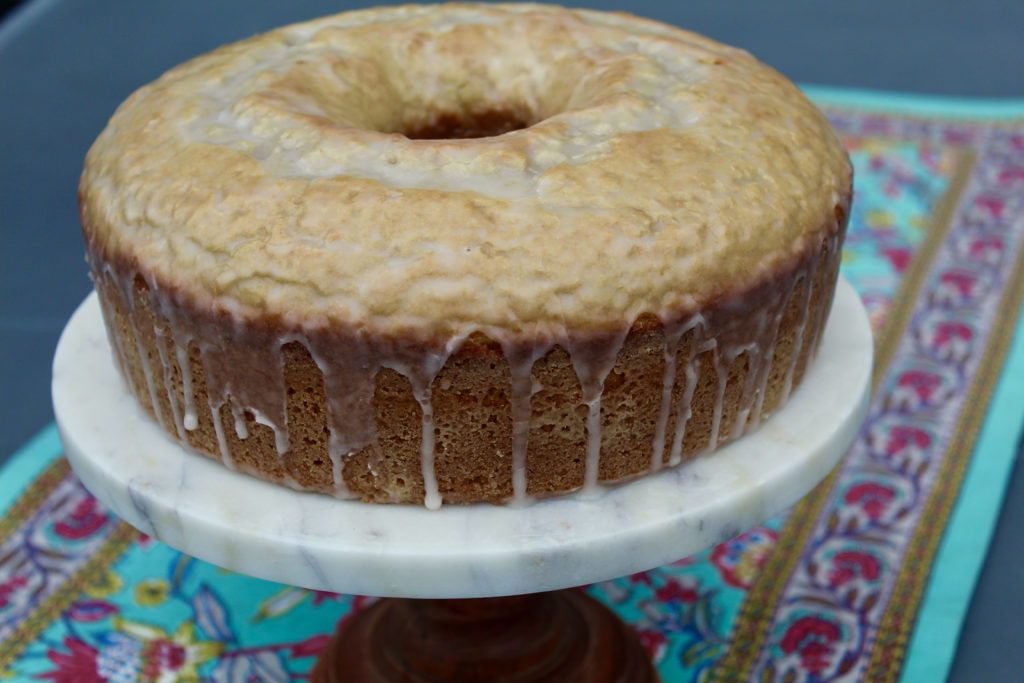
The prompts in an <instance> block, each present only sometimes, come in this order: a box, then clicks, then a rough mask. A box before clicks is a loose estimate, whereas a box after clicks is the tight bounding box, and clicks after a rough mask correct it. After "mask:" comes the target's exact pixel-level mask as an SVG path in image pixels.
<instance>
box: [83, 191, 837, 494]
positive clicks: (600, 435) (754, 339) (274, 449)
mask: <svg viewBox="0 0 1024 683" xmlns="http://www.w3.org/2000/svg"><path fill="white" fill-rule="evenodd" d="M846 207H847V205H846V204H844V205H842V206H841V207H840V208H839V210H838V214H837V216H836V220H835V221H834V222H833V223H832V224H831V225H830V226H827V227H826V228H825V229H823V231H822V235H821V238H820V242H819V243H818V244H816V245H813V248H812V249H809V250H808V253H806V254H804V255H802V256H801V257H800V258H797V259H794V260H793V261H792V262H791V263H790V264H787V267H786V268H784V269H782V270H780V272H778V273H776V274H775V275H774V277H772V278H770V279H766V280H765V281H764V282H762V283H759V285H758V286H757V287H756V288H754V289H753V290H751V291H746V292H738V293H730V294H728V295H723V296H722V297H721V298H720V299H718V300H716V301H715V302H714V303H713V304H712V305H710V306H707V307H705V308H704V309H702V310H700V311H688V312H684V313H679V314H676V315H671V316H667V317H665V318H661V317H658V316H655V315H650V314H646V315H642V316H639V317H638V318H637V319H636V320H635V321H633V322H632V323H631V324H629V325H627V326H624V327H621V328H619V329H615V330H603V331H599V332H596V333H593V332H592V333H590V334H584V335H582V336H580V335H576V334H569V333H567V334H566V336H564V337H561V338H558V337H550V336H548V337H543V338H538V337H535V338H525V337H522V336H518V337H510V336H501V334H500V333H499V332H497V331H491V335H490V336H488V335H486V334H483V333H481V332H477V333H475V334H472V335H470V336H468V337H466V338H464V339H462V340H459V341H458V343H456V344H451V343H449V344H448V346H447V348H444V347H439V346H430V345H424V344H422V343H419V342H417V341H413V340H408V339H406V340H401V339H396V338H380V337H378V338H373V337H372V336H370V337H368V336H366V331H365V330H343V329H337V328H335V329H332V330H329V331H328V330H302V329H297V328H292V329H288V328H285V327H282V326H281V325H280V324H279V323H277V324H274V323H268V324H266V325H265V326H263V327H259V326H251V325H246V326H239V325H238V324H237V320H235V319H234V318H232V317H231V316H225V315H223V314H216V313H214V314H211V313H210V312H209V311H197V310H189V309H188V308H187V307H185V306H183V305H182V301H181V300H180V298H179V297H178V296H177V295H176V293H175V292H172V291H167V290H160V289H157V288H156V287H153V286H151V285H149V284H148V283H147V282H146V280H145V278H144V277H143V276H142V275H141V274H140V273H138V272H137V271H134V270H133V269H131V268H125V269H124V270H122V269H121V268H120V267H119V264H115V263H110V262H105V263H103V264H99V263H95V269H94V272H93V277H94V280H95V281H96V283H97V291H98V292H99V295H100V300H101V302H102V306H103V310H104V315H105V319H106V320H107V322H108V328H109V331H110V335H111V338H112V339H113V340H114V342H115V343H114V344H113V346H114V350H115V357H116V358H117V362H119V363H120V364H121V366H122V369H123V373H124V375H125V377H126V378H127V382H128V385H129V388H130V389H131V390H132V391H133V393H134V394H135V395H136V397H137V398H138V400H139V402H140V403H141V404H142V406H143V407H144V408H145V409H146V410H147V411H149V412H150V413H151V414H152V415H153V416H154V418H155V419H157V421H158V422H160V423H161V424H162V425H163V426H164V428H165V429H166V430H167V431H168V432H169V433H170V434H171V435H173V436H176V437H177V438H178V439H179V440H180V441H181V442H182V443H183V444H185V445H187V446H189V447H190V448H192V449H194V450H196V451H198V452H200V453H202V454H204V455H206V456H208V457H212V458H215V459H217V460H220V461H221V462H223V463H224V464H225V465H227V466H229V467H233V468H236V469H239V470H241V471H244V472H248V473H250V474H255V475H257V476H260V477H263V478H266V479H269V480H271V481H275V482H278V483H282V484H285V485H288V486H292V487H294V488H298V489H304V490H313V491H320V492H324V493H329V494H331V495H335V496H338V497H341V498H359V499H363V500H367V501H375V502H402V503H424V502H425V503H427V504H428V505H429V506H436V505H437V504H439V503H440V502H441V501H443V502H446V503H465V502H477V501H489V502H495V503H508V502H512V503H520V504H521V503H523V502H525V501H527V500H529V499H532V498H539V497H546V496H550V495H556V494H562V493H568V492H572V491H577V490H580V489H585V488H592V487H594V486H596V485H598V484H607V483H614V482H620V481H625V480H628V479H631V478H634V477H637V476H641V475H643V474H647V473H650V472H654V471H657V470H658V469H660V468H662V467H665V466H672V465H676V464H678V463H680V462H683V461H685V460H688V459H690V458H693V457H696V456H697V455H698V454H700V453H704V452H708V451H711V450H713V449H714V448H715V447H717V446H718V445H720V444H722V443H726V442H728V441H730V440H732V439H735V438H738V437H739V436H741V435H742V434H743V433H745V432H746V431H747V430H748V429H751V428H755V427H756V426H757V425H758V423H759V421H760V420H761V419H762V418H764V417H767V416H768V415H769V414H770V413H771V412H773V411H774V410H775V409H776V408H777V407H779V406H780V405H782V404H783V403H784V402H785V400H786V398H787V397H788V394H789V393H790V392H791V391H792V390H793V389H795V388H796V387H797V386H798V385H799V383H800V380H801V378H802V376H803V373H804V370H805V368H806V366H807V364H808V362H809V361H810V359H811V357H812V356H813V351H814V348H815V346H816V343H817V339H818V337H819V335H820V331H821V328H822V327H823V325H824V322H825V319H826V317H827V313H828V310H829V306H830V304H831V294H832V292H833V290H834V284H835V280H836V277H837V274H838V264H839V249H840V246H841V243H842V236H843V231H844V230H845V222H846V221H845V211H846ZM240 369H244V371H240Z"/></svg>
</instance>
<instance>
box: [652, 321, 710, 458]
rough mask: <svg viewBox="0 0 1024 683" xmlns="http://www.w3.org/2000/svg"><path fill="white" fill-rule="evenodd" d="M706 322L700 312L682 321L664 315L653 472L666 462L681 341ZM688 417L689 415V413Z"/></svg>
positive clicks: (653, 447) (653, 449) (653, 445)
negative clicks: (663, 344)
mask: <svg viewBox="0 0 1024 683" xmlns="http://www.w3.org/2000/svg"><path fill="white" fill-rule="evenodd" d="M704 324H705V321H704V316H702V315H700V314H699V313H698V314H695V315H693V316H691V317H690V318H688V319H687V320H686V321H684V322H682V323H672V322H670V321H666V320H665V317H664V316H663V317H662V326H663V327H664V329H665V371H664V373H663V374H662V378H661V407H660V408H659V410H658V422H657V425H656V427H655V429H654V442H653V444H652V448H651V470H650V471H651V472H656V471H658V470H660V469H661V468H662V466H663V465H664V464H665V463H664V459H665V432H666V430H667V429H668V418H669V415H670V414H671V412H672V390H673V389H674V388H675V383H676V368H677V365H678V355H679V342H680V341H682V339H683V335H685V334H686V333H687V332H689V331H690V330H692V329H693V328H695V327H697V326H698V325H704ZM687 367H689V364H687ZM691 394H692V391H691ZM687 409H689V406H687ZM687 417H689V416H688V415H687Z"/></svg>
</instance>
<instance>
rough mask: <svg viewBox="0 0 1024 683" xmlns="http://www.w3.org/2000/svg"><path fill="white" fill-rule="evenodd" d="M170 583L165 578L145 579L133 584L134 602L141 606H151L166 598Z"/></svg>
mask: <svg viewBox="0 0 1024 683" xmlns="http://www.w3.org/2000/svg"><path fill="white" fill-rule="evenodd" d="M170 590H171V584H170V582H168V581H167V579H146V580H145V581H141V582H140V583H138V584H137V585H136V586H135V602H137V603H138V604H140V605H142V606H143V607H153V606H154V605H159V604H161V603H163V602H165V601H166V600H167V595H168V593H169V592H170Z"/></svg>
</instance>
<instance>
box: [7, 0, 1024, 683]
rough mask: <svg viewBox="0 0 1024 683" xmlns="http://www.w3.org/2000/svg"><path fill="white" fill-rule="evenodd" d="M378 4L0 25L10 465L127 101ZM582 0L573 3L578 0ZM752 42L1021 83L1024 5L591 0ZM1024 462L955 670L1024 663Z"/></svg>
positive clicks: (842, 75)
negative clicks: (83, 201) (210, 63)
mask: <svg viewBox="0 0 1024 683" xmlns="http://www.w3.org/2000/svg"><path fill="white" fill-rule="evenodd" d="M368 4H372V3H363V4H354V3H348V2H326V1H320V0H305V1H302V2H289V3H284V2H273V1H272V0H260V1H257V0H220V1H218V2H208V1H204V0H177V1H176V2H173V3H171V2H166V3H149V2H145V3H143V2H132V1H131V0H95V1H93V2H80V1H74V0H30V1H29V2H26V3H25V4H24V5H22V6H21V7H19V8H18V9H17V10H15V11H14V12H12V13H11V14H10V15H9V16H8V17H6V18H5V19H4V20H3V22H2V23H0V235H2V237H3V248H2V249H0V259H2V262H0V282H2V289H0V293H2V297H0V344H2V353H0V367H2V374H0V388H2V389H3V391H2V392H0V416H2V417H0V420H2V421H0V426H2V429H0V462H2V460H3V459H4V458H6V457H7V456H8V455H10V454H11V453H12V452H14V451H15V450H16V449H17V448H18V447H19V446H20V445H21V444H23V443H24V442H25V441H26V440H27V439H29V438H30V437H31V436H32V435H33V434H35V433H36V432H37V431H38V430H39V429H41V428H42V427H43V426H45V425H46V424H47V423H48V422H50V421H51V420H52V410H51V407H50V399H49V375H50V362H51V359H52V357H53V350H54V346H55V344H56V340H57V336H58V334H59V332H60V330H61V328H62V327H63V325H64V322H65V321H66V320H67V318H68V316H69V315H70V314H71V312H72V310H73V309H74V307H75V306H76V305H77V304H78V303H79V302H80V301H81V300H82V298H83V297H84V296H85V295H86V294H87V293H88V291H89V290H90V283H89V280H88V278H87V277H86V267H85V263H84V261H83V250H82V244H81V239H80V235H79V229H78V215H77V206H76V199H75V188H76V184H77V178H78V174H79V172H80V170H81V162H82V158H83V156H84V154H85V151H86V149H87V148H88V146H89V144H90V143H91V141H92V140H93V138H94V137H95V136H96V134H97V133H98V132H99V131H100V130H101V128H102V127H103V125H104V124H105V122H106V120H107V118H108V117H109V115H110V114H111V113H112V112H113V110H114V108H115V107H116V106H117V104H118V103H119V102H121V100H123V99H124V98H125V97H126V96H127V95H128V94H129V93H131V92H132V91H133V90H134V89H135V88H137V87H139V86H140V85H142V84H144V83H146V82H148V81H150V80H152V79H153V78H155V77H156V76H158V75H159V74H160V73H162V72H163V71H164V70H166V69H168V68H170V67H171V66H173V65H175V64H177V63H179V62H181V61H183V60H185V59H187V58H189V57H192V56H194V55H196V54H199V53H201V52H204V51H206V50H209V49H212V48H214V47H216V46H217V45H220V44H222V43H225V42H229V41H232V40H236V39H240V38H243V37H246V36H249V35H252V34H253V33H257V32H260V31H264V30H267V29H269V28H272V27H274V26H276V25H279V24H283V23H288V22H292V21H298V20H301V19H306V18H311V17H315V16H319V15H322V14H328V13H332V12H336V11H342V10H344V9H351V8H355V7H359V6H366V5H368ZM566 4H577V3H566ZM582 4H586V5H587V6H590V7H593V8H596V9H622V10H627V11H631V12H633V13H636V14H640V15H644V16H648V17H651V18H654V19H660V20H662V21H667V22H670V23H673V24H676V25H678V26H683V27H686V28H690V29H693V30H696V31H699V32H701V33H705V34H707V35H709V36H711V37H713V38H716V39H718V40H722V41H724V42H727V43H731V44H734V45H738V46H740V47H744V48H746V49H747V50H749V51H750V52H752V53H754V54H755V55H756V56H757V57H759V58H760V59H762V60H763V61H765V62H767V63H768V64H771V65H772V66H774V67H776V68H777V69H779V70H780V71H782V72H783V73H785V74H786V75H788V76H789V77H790V78H792V79H793V80H795V81H797V82H801V83H815V84H826V85H838V86H853V87H861V88H872V89H882V90H898V91H904V92H920V93H931V94H944V95H954V96H978V97H1017V98H1019V97H1021V96H1024V68H1022V67H1024V3H1021V2H1010V1H1006V2H998V1H996V0H983V1H975V2H970V3H967V2H962V3H956V2H952V1H951V0H943V1H936V0H932V1H930V2H924V1H921V0H907V1H904V2H889V1H885V2H882V1H879V0H864V1H862V2H846V3H835V2H817V3H812V2H800V1H799V0H776V1H775V2H755V1H754V0H751V1H749V2H740V1H738V0H717V1H714V0H691V1H689V2H671V3H668V2H665V3H659V2H656V1H653V0H637V1H636V2H633V3H619V4H616V3H610V2H598V1H595V2H589V3H582ZM1022 469H1024V468H1021V467H1020V466H1019V464H1018V466H1017V467H1016V468H1015V471H1014V475H1013V478H1012V481H1011V484H1010V490H1009V493H1008V496H1007V500H1006V503H1005V505H1004V508H1003V511H1002V515H1001V518H1000V521H999V526H998V529H997V533H996V537H995V539H994V541H993V544H992V548H991V550H990V552H989V555H988V557H987V560H986V563H985V568H984V570H983V573H982V576H981V580H980V584H979V586H978V588H977V590H976V592H975V595H974V597H973V600H972V604H971V609H970V612H969V614H968V616H967V619H966V621H965V623H964V628H963V633H962V636H961V639H960V643H959V646H958V651H957V655H956V658H955V661H954V666H953V670H952V673H951V677H950V680H953V681H979V680H980V681H1015V680H1020V675H1021V674H1020V672H1021V671H1022V670H1024V628H1021V626H1020V623H1021V622H1020V610H1021V606H1022V605H1024V562H1022V561H1021V560H1022V559H1024V558H1022V550H1021V548H1020V545H1019V540H1018V539H1020V538H1022V537H1024V472H1022Z"/></svg>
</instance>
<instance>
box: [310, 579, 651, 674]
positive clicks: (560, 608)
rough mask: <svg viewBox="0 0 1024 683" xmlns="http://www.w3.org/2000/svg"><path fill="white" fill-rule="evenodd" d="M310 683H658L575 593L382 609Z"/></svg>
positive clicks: (351, 629)
mask: <svg viewBox="0 0 1024 683" xmlns="http://www.w3.org/2000/svg"><path fill="white" fill-rule="evenodd" d="M312 680H313V681H314V683H334V682H336V681H337V682H340V681H346V682H349V681H354V682H358V683H363V682H364V681H365V682H368V683H370V682H372V683H376V682H378V681H380V682H381V683H394V682H395V681H408V682H410V683H412V682H420V681H424V682H425V681H458V682H459V683H471V682H473V681H508V682H509V683H513V682H514V683H528V682H529V683H540V682H542V681H545V682H546V681H562V682H566V683H568V682H571V681H578V682H579V683H647V682H650V683H654V682H655V681H657V680H658V675H657V673H656V672H655V671H654V667H653V666H652V665H651V662H650V660H649V659H648V657H647V654H646V652H645V651H644V649H643V647H642V646H641V644H640V640H639V639H638V638H637V636H636V634H635V633H634V632H633V631H632V630H631V629H630V628H629V627H628V626H627V625H626V624H625V623H623V622H622V620H620V619H619V618H618V617H617V616H616V615H615V614H614V613H613V612H612V611H611V610H609V609H608V608H606V607H605V606H604V605H602V604H601V603H599V602H597V601H596V600H594V599H593V598H591V597H589V596H587V595H586V594H584V593H582V592H581V591H578V590H561V591H553V592H549V593H535V594H530V595H517V596H512V597H504V598H474V599H465V600H409V599H405V598H388V599H382V600H380V601H379V602H377V603H375V604H374V605H372V606H370V607H369V608H367V609H366V610H364V611H362V612H359V613H358V614H356V615H355V616H353V617H352V618H351V619H349V620H347V621H346V622H345V623H344V624H342V625H341V626H340V627H339V629H338V632H337V633H336V634H335V636H334V638H333V639H331V642H330V643H329V644H328V646H327V648H326V649H325V650H324V652H323V653H322V654H321V655H320V659H319V661H317V663H316V667H315V668H314V670H313V674H312Z"/></svg>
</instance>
